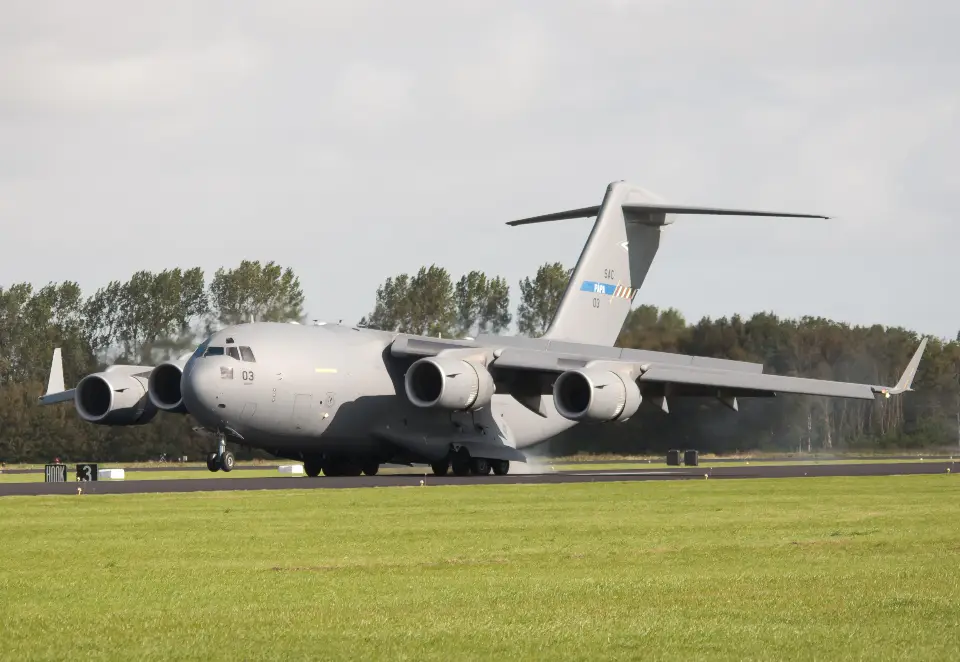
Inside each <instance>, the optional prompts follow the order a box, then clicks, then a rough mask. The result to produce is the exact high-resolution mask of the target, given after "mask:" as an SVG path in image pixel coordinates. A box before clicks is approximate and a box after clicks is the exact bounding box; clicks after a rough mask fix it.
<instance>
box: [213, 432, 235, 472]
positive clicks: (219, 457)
mask: <svg viewBox="0 0 960 662" xmlns="http://www.w3.org/2000/svg"><path fill="white" fill-rule="evenodd" d="M235 463H236V458H234V457H233V453H231V452H230V451H228V450H227V440H226V437H224V435H222V434H221V435H219V437H217V452H216V453H210V454H209V455H208V456H207V469H209V470H210V471H233V465H234V464H235Z"/></svg>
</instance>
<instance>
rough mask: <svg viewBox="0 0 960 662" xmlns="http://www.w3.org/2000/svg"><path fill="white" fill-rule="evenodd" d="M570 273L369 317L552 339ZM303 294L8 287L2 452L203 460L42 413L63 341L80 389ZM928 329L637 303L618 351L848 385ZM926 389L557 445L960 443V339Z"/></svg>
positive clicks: (189, 451)
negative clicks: (121, 365)
mask: <svg viewBox="0 0 960 662" xmlns="http://www.w3.org/2000/svg"><path fill="white" fill-rule="evenodd" d="M571 271H572V270H571V269H569V268H567V267H565V266H564V265H562V264H560V263H547V264H544V265H542V266H541V267H540V268H539V269H538V270H537V272H536V274H535V275H533V276H532V277H527V278H524V279H523V280H521V281H520V282H519V283H518V285H519V294H520V296H519V301H518V302H517V306H516V309H515V310H514V309H513V308H511V300H510V287H509V285H508V283H507V282H506V280H505V279H504V278H502V277H500V276H490V275H488V274H486V273H483V272H480V271H472V272H470V273H467V274H463V275H462V276H460V277H459V279H456V280H455V279H454V277H453V276H452V275H451V274H450V272H449V271H447V270H446V269H445V268H443V267H440V266H437V265H435V264H434V265H430V266H424V267H422V268H421V269H419V271H417V272H416V273H414V274H412V275H411V274H406V273H404V274H399V275H397V276H393V277H390V278H387V279H386V280H385V281H384V282H383V283H382V284H381V285H380V286H379V287H378V288H377V290H376V293H375V296H374V300H373V306H372V309H371V311H370V312H369V313H368V314H367V315H365V316H364V317H363V318H362V319H361V320H360V321H359V325H361V326H366V327H370V328H378V329H384V330H390V331H397V332H404V333H415V334H425V335H431V336H441V337H472V336H475V335H476V334H478V333H509V332H510V331H511V330H512V329H514V328H515V330H516V332H517V333H520V334H521V335H527V336H539V335H542V334H543V333H544V332H545V331H546V329H547V328H548V326H549V323H550V321H551V319H552V318H553V314H554V312H555V311H556V308H557V306H558V304H559V301H560V298H561V297H562V295H563V292H564V290H565V289H566V286H567V282H568V280H569V277H570V274H571ZM303 304H304V295H303V292H302V289H301V285H300V281H299V279H298V277H297V276H296V275H295V273H294V272H293V270H292V269H290V268H283V267H281V266H280V265H277V264H275V263H273V262H269V263H266V264H261V263H259V262H251V261H244V262H242V263H241V264H240V265H238V266H236V267H234V268H231V269H224V268H221V269H218V270H217V271H216V272H215V273H214V274H213V275H212V276H211V277H210V278H209V282H208V280H207V277H206V275H205V274H204V272H203V271H202V270H201V269H199V268H193V269H186V270H182V269H170V270H164V271H161V272H158V273H154V272H150V271H139V272H137V273H135V274H133V275H132V276H131V277H130V278H129V280H127V281H114V282H111V283H108V284H107V285H106V286H104V287H101V288H100V289H98V290H97V291H96V292H94V293H93V294H91V295H90V296H84V294H83V293H82V291H81V289H80V287H79V286H78V285H77V283H74V282H63V283H51V284H49V285H47V286H45V287H42V288H39V289H35V288H34V287H32V286H31V285H30V284H27V283H18V284H15V285H13V286H11V287H9V288H2V287H0V460H4V461H6V462H28V461H29V462H43V461H48V460H50V459H51V458H53V457H61V458H62V459H64V460H113V461H121V460H138V459H148V458H154V457H158V456H159V455H161V454H166V455H168V456H171V457H173V456H180V455H187V456H188V457H190V456H193V458H199V457H200V456H201V455H202V454H203V453H204V452H206V451H207V450H208V446H209V441H208V440H206V439H205V438H203V437H201V436H199V435H197V434H196V433H194V432H193V431H192V428H193V426H194V425H196V424H195V422H194V421H193V420H192V419H191V417H189V416H173V415H165V414H163V413H161V414H159V415H158V416H157V418H156V419H154V421H153V422H152V423H151V424H149V425H146V426H138V427H135V428H104V427H100V426H95V425H89V424H86V423H84V422H83V421H81V420H80V419H79V418H78V417H77V415H76V413H75V411H74V410H73V408H72V407H70V406H69V405H63V406H53V407H39V406H37V404H36V399H37V396H38V395H40V394H41V393H42V392H43V391H44V388H45V380H46V377H47V374H48V371H49V366H50V359H51V350H52V348H53V347H62V348H63V360H64V374H65V378H66V381H67V384H68V385H72V384H75V383H76V382H77V381H78V380H79V379H80V378H81V377H82V376H83V375H85V374H88V373H90V372H93V371H96V370H98V369H102V368H103V367H105V366H106V365H108V364H109V363H115V362H121V361H123V362H135V363H145V364H155V363H156V362H158V361H161V360H163V359H166V358H172V357H176V356H179V355H182V354H183V353H186V352H189V351H191V350H192V349H193V348H194V347H196V345H197V344H198V343H199V342H200V340H201V339H202V338H203V337H204V336H206V335H208V334H209V333H211V332H213V331H214V330H215V329H217V328H222V327H223V326H226V325H230V324H237V323H243V322H255V321H301V322H303V321H305V320H304V317H305V315H304V311H303ZM918 342H919V336H918V334H917V333H916V332H914V331H911V330H908V329H905V328H900V327H896V328H891V327H883V326H880V325H874V326H869V327H867V326H850V325H848V324H844V323H841V322H836V321H832V320H827V319H823V318H820V317H804V318H802V319H781V318H779V317H777V316H775V315H772V314H769V313H758V314H755V315H752V316H751V317H749V318H748V319H744V318H742V317H741V316H739V315H733V316H732V317H729V318H728V317H722V318H719V319H711V318H703V319H701V320H699V321H697V322H696V323H690V322H688V321H687V320H686V319H684V317H683V316H682V315H681V314H680V312H679V311H677V310H675V309H672V308H668V309H664V310H659V309H657V308H656V307H653V306H647V305H640V306H638V307H636V308H635V309H634V310H633V311H632V312H631V313H630V315H629V317H628V318H627V320H626V322H625V323H624V326H623V329H622V330H621V333H620V336H619V338H618V341H617V345H618V346H620V347H630V348H639V349H651V350H660V351H667V352H679V353H684V354H695V355H702V356H711V357H718V358H730V359H736V360H743V361H756V362H761V363H763V364H764V365H765V371H766V372H770V373H775V374H781V375H798V376H807V377H815V378H818V379H833V380H838V381H858V382H866V383H873V384H893V383H895V382H896V380H897V378H898V377H899V372H900V371H901V370H902V369H903V367H904V366H905V365H906V362H907V361H908V360H909V357H910V356H911V354H912V353H913V351H914V350H915V349H916V346H917V343H918ZM914 388H915V392H914V393H909V394H907V395H905V396H902V397H899V398H891V399H889V400H883V401H879V402H861V401H850V400H840V399H831V398H823V397H811V396H780V397H776V398H761V399H755V400H742V401H741V402H740V408H739V412H733V411H731V410H729V409H727V408H726V407H725V406H723V405H722V404H721V403H719V402H718V401H716V400H714V399H710V398H689V399H675V400H673V401H669V409H670V412H669V414H667V413H664V412H662V411H660V410H658V409H655V408H653V407H641V410H640V412H639V413H638V414H637V415H636V416H634V418H633V419H631V420H630V421H629V422H627V423H623V424H614V425H602V426H576V427H575V428H573V429H572V430H570V431H568V432H566V433H564V434H562V435H560V436H559V437H557V438H556V439H554V440H552V441H550V442H549V443H548V444H547V445H546V446H545V447H544V449H545V450H547V451H548V452H551V453H557V454H566V453H572V452H578V451H593V452H622V453H643V452H663V451H665V450H666V449H668V448H673V447H678V448H680V447H690V448H698V449H699V450H701V451H702V452H732V451H737V450H740V451H743V450H750V449H763V450H781V451H797V450H802V451H807V452H810V451H823V450H826V451H830V450H837V449H850V448H863V449H880V448H934V447H944V448H946V447H957V446H958V444H960V339H958V340H957V341H944V340H938V339H931V341H930V343H929V345H928V348H927V351H926V353H925V355H924V358H923V361H922V362H921V365H920V370H919V372H918V374H917V377H916V379H915V381H914Z"/></svg>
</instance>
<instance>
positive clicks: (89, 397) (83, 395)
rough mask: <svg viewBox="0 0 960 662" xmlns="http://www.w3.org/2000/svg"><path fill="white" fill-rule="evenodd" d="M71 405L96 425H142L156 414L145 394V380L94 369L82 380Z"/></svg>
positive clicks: (81, 415)
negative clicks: (92, 372)
mask: <svg viewBox="0 0 960 662" xmlns="http://www.w3.org/2000/svg"><path fill="white" fill-rule="evenodd" d="M74 406H75V407H76V409H77V413H78V414H80V418H82V419H83V420H85V421H87V422H88V423H97V424H99V425H144V424H145V423H149V422H150V421H151V420H153V417H154V416H156V415H157V409H156V407H154V406H153V404H152V403H151V402H150V399H149V398H148V397H147V380H146V379H145V378H143V377H137V376H134V375H126V374H122V373H116V372H96V373H94V374H92V375H87V376H86V377H84V378H83V379H81V380H80V383H79V384H77V388H76V391H75V392H74Z"/></svg>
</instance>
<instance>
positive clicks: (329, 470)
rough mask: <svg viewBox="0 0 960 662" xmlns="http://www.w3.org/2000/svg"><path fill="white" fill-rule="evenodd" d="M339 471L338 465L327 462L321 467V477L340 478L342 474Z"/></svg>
mask: <svg viewBox="0 0 960 662" xmlns="http://www.w3.org/2000/svg"><path fill="white" fill-rule="evenodd" d="M340 469H341V466H340V465H339V464H337V463H336V462H332V461H330V460H328V461H327V463H326V464H324V465H323V475H324V476H330V477H333V476H342V475H343V472H342V471H340Z"/></svg>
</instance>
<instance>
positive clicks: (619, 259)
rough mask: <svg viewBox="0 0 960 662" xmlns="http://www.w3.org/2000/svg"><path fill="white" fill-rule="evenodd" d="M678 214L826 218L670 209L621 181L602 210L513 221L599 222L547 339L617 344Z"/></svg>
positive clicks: (611, 187) (718, 209)
mask: <svg viewBox="0 0 960 662" xmlns="http://www.w3.org/2000/svg"><path fill="white" fill-rule="evenodd" d="M678 214H681V215H682V214H693V215H708V216H779V217H793V218H828V217H827V216H821V215H819V214H799V213H785V212H775V211H757V210H750V209H725V208H722V207H693V206H688V205H672V204H666V203H665V202H664V201H663V200H661V199H660V198H659V197H658V196H656V195H654V194H653V193H651V192H649V191H646V190H644V189H642V188H640V187H639V186H634V185H632V184H628V183H627V182H622V181H621V182H613V183H612V184H610V185H609V186H608V187H607V193H606V195H605V196H604V198H603V203H602V204H600V206H598V207H583V208H581V209H572V210H570V211H562V212H557V213H554V214H547V215H545V216H536V217H534V218H525V219H522V220H518V221H511V222H510V223H508V225H526V224H528V223H542V222H545V221H559V220H562V219H567V218H587V217H590V216H596V217H597V220H596V221H595V222H594V224H593V230H592V231H591V232H590V236H589V237H588V238H587V243H586V245H585V246H584V247H583V252H582V253H580V259H579V260H578V261H577V266H576V267H575V268H574V270H573V275H572V277H571V278H570V282H569V284H568V285H567V289H566V291H565V292H564V294H563V298H562V299H561V300H560V306H559V307H558V308H557V312H556V315H555V316H554V318H553V322H552V323H551V324H550V328H549V329H548V330H547V332H546V333H545V334H544V337H545V338H550V339H553V340H567V341H570V342H580V343H589V344H594V345H613V344H614V343H615V342H616V340H617V336H619V335H620V330H621V329H622V328H623V322H624V321H625V320H626V318H627V314H628V313H629V312H630V307H631V304H632V303H633V300H634V298H635V297H636V296H637V292H638V291H639V290H640V287H641V286H643V281H644V280H645V279H646V277H647V272H648V271H650V265H651V264H653V258H654V257H655V256H656V254H657V250H658V249H659V248H660V231H661V230H662V229H663V226H665V225H669V224H670V223H673V220H674V217H675V215H678Z"/></svg>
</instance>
